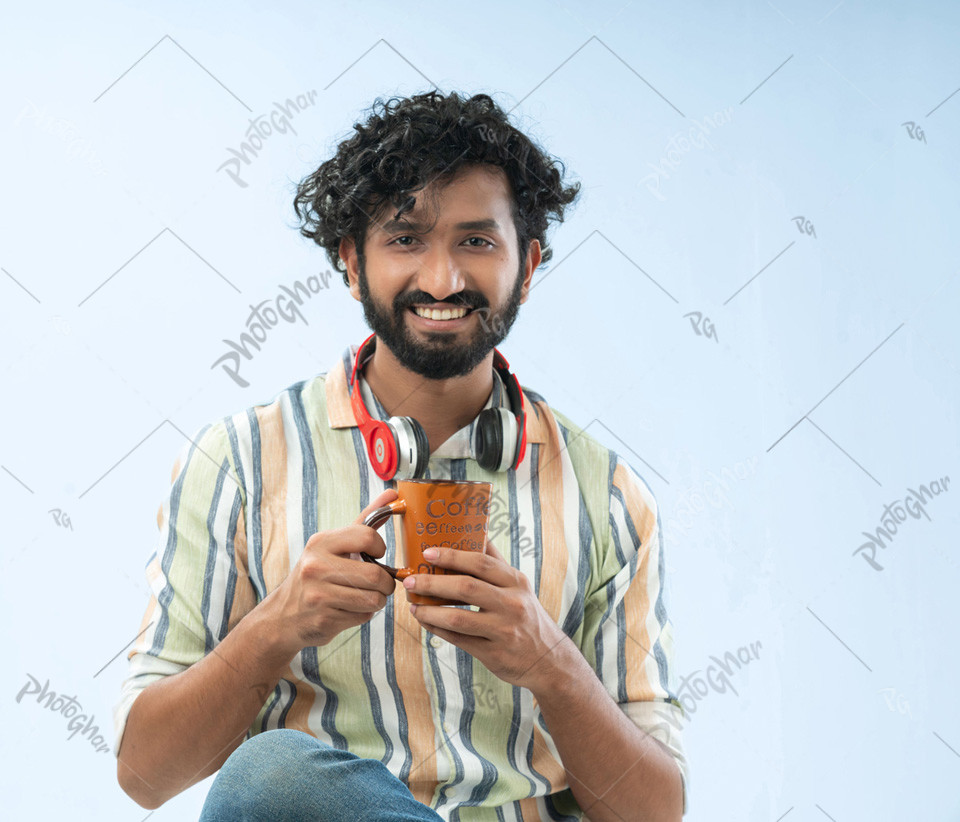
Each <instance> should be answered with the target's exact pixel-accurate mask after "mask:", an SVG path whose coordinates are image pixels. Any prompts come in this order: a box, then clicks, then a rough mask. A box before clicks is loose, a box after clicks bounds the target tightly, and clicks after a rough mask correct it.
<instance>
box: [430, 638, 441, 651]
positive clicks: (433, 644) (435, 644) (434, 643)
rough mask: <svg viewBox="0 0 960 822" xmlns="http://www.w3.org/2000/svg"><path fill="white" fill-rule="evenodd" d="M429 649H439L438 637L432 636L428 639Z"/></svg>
mask: <svg viewBox="0 0 960 822" xmlns="http://www.w3.org/2000/svg"><path fill="white" fill-rule="evenodd" d="M430 647H431V648H439V647H440V637H438V636H432V637H430Z"/></svg>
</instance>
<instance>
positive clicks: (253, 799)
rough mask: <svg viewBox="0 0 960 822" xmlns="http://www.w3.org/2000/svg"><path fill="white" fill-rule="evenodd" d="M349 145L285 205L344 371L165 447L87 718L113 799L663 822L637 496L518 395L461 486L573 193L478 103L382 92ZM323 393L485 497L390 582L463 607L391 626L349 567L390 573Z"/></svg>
mask: <svg viewBox="0 0 960 822" xmlns="http://www.w3.org/2000/svg"><path fill="white" fill-rule="evenodd" d="M355 128H356V130H357V134H355V135H353V137H351V138H350V139H349V140H346V141H344V142H343V143H341V144H340V146H339V147H338V151H337V154H336V156H335V157H334V158H333V159H331V160H330V161H328V162H327V163H324V164H323V165H322V166H321V167H320V168H319V169H318V170H317V172H316V173H315V174H313V175H311V176H310V177H309V178H307V180H305V181H304V182H303V183H301V185H300V189H299V192H298V195H297V198H296V201H295V205H296V208H297V213H298V214H299V215H300V216H301V218H303V220H304V227H302V228H301V231H302V233H304V234H305V235H306V236H309V237H311V238H312V239H314V241H315V242H317V244H318V245H320V246H321V247H323V248H324V249H325V250H326V252H327V254H328V257H329V258H330V260H331V262H333V263H334V264H335V265H338V266H340V263H341V261H342V267H341V270H343V271H344V281H345V283H346V284H347V286H348V287H349V289H350V293H351V294H352V295H353V297H354V298H355V299H357V300H358V301H360V302H361V303H362V305H363V310H364V316H365V317H366V319H367V322H368V323H369V325H370V326H371V328H372V329H373V331H374V333H375V337H374V338H373V340H372V341H371V342H372V344H373V346H374V347H373V352H372V356H369V357H367V353H368V349H367V348H366V347H365V348H364V354H365V355H364V358H363V361H362V362H358V360H359V359H360V358H358V356H357V353H358V352H357V349H355V348H354V347H351V348H349V349H348V350H347V351H346V352H345V353H344V356H343V358H342V359H341V361H339V362H337V363H336V365H335V366H334V367H333V368H331V369H330V370H329V371H328V372H326V373H325V374H321V375H319V376H317V377H314V378H312V379H310V380H305V381H303V382H301V383H297V384H296V385H294V386H291V387H290V388H289V389H287V390H286V391H284V392H282V393H281V394H280V395H278V396H277V398H276V399H275V400H274V401H273V402H271V403H269V404H265V405H258V406H255V407H253V408H249V409H247V410H245V411H244V412H241V413H239V414H235V415H233V416H230V417H226V418H224V419H223V420H221V421H219V422H218V423H215V424H212V425H208V426H205V427H204V428H202V429H201V430H200V431H199V432H198V434H197V436H196V438H195V439H196V440H197V441H196V443H195V444H191V445H189V446H187V447H186V448H185V449H184V451H183V452H181V456H180V459H178V462H177V466H176V468H175V470H174V477H173V485H172V488H171V491H170V495H169V497H168V499H167V500H166V501H165V502H164V505H163V506H162V508H161V512H160V523H161V526H160V527H161V539H160V543H161V549H160V552H159V553H158V554H156V555H154V557H153V558H152V560H151V563H150V565H149V566H148V577H149V579H150V581H151V585H152V588H153V591H154V596H153V597H152V599H151V602H150V605H149V606H148V608H147V613H146V615H145V617H144V622H143V626H142V627H143V629H144V633H143V634H142V636H141V638H140V639H139V640H138V642H137V644H136V647H135V648H134V649H133V651H132V652H131V654H130V664H131V672H130V676H129V678H128V679H127V681H126V682H125V683H124V690H123V695H122V697H121V700H120V703H119V704H118V706H117V709H116V712H115V720H116V725H117V749H116V750H117V754H118V765H117V773H118V779H119V781H120V784H121V785H122V787H123V788H124V790H125V791H126V792H127V793H128V794H129V795H130V796H131V797H133V798H134V799H135V800H136V801H137V802H138V803H139V804H141V805H143V806H144V807H147V808H156V807H158V806H159V805H161V804H162V803H163V802H165V801H166V800H167V799H168V798H170V797H171V796H174V795H175V794H177V793H179V792H180V791H182V790H184V789H185V788H187V787H189V786H190V785H192V784H194V783H196V782H198V781H200V780H201V779H203V778H205V777H207V776H209V775H210V774H213V773H214V772H216V771H217V770H218V769H220V773H219V774H218V776H217V779H216V780H215V781H214V783H213V786H212V787H211V790H210V793H209V795H208V797H207V801H206V804H205V806H204V812H203V815H202V817H201V819H202V820H204V822H207V821H209V820H240V819H264V820H266V819H269V820H281V819H324V820H342V819H351V820H357V819H361V820H366V819H378V820H379V819H383V820H394V819H396V820H401V819H405V820H406V819H425V820H437V819H461V820H488V819H489V820H494V819H499V820H539V819H544V820H546V819H568V820H574V819H580V818H581V815H582V812H585V813H586V814H588V815H589V818H590V819H591V820H593V822H599V821H600V820H639V819H643V820H658V822H659V820H678V819H679V818H680V816H681V815H682V813H683V810H684V808H685V777H686V774H685V768H686V763H685V760H684V758H683V753H682V748H681V746H680V735H679V733H678V732H677V730H675V729H678V728H679V723H680V721H681V720H682V711H681V709H680V707H679V703H678V701H677V699H676V689H675V682H676V673H675V670H674V668H673V665H672V631H671V626H670V622H669V620H668V619H667V615H666V611H665V606H664V599H663V585H664V580H663V569H664V560H663V550H662V543H661V540H660V528H659V515H658V513H657V510H656V503H655V500H654V498H653V495H652V493H651V492H650V491H649V489H648V488H647V487H646V485H645V484H644V483H643V481H642V480H640V478H639V477H638V476H637V475H636V474H635V473H634V472H633V471H632V470H631V469H630V468H629V467H628V466H627V465H626V464H625V463H624V462H622V461H621V460H620V459H619V457H618V456H617V455H616V454H615V453H613V452H611V451H609V450H608V449H606V448H603V447H602V446H600V445H599V444H598V443H597V442H595V441H594V440H593V439H592V438H590V437H589V436H587V435H585V434H582V433H581V432H580V431H579V430H578V429H577V428H576V427H574V426H573V425H572V423H570V421H569V420H567V419H566V418H565V417H563V416H562V415H561V414H559V413H558V412H556V411H555V410H553V409H551V408H550V407H549V406H548V405H547V403H546V402H545V401H544V400H543V398H542V397H540V396H539V395H537V394H535V393H534V392H532V391H530V390H529V389H523V392H522V393H523V402H522V409H518V408H514V407H512V406H510V411H509V413H506V414H505V415H504V419H506V420H511V419H514V418H516V419H517V420H520V421H521V422H522V423H523V422H525V424H523V425H522V427H521V438H522V437H525V441H526V447H525V449H523V450H522V451H517V450H516V447H515V446H516V443H513V442H511V441H510V440H511V437H510V435H509V433H508V434H507V435H504V436H503V443H502V447H503V448H507V449H511V448H512V449H514V450H513V451H508V452H507V456H505V457H504V458H503V459H502V460H500V461H501V462H504V461H506V462H507V463H511V464H510V465H508V466H504V465H499V466H497V467H498V468H500V469H501V470H496V468H489V467H487V468H485V467H482V466H481V465H480V464H479V462H478V455H477V453H476V452H477V450H478V447H477V441H476V439H475V438H474V436H473V435H474V433H475V430H476V427H477V419H478V415H479V414H480V412H481V411H482V410H484V409H486V408H496V407H499V406H507V405H508V404H509V403H508V400H509V396H508V395H509V393H510V392H509V391H508V390H507V389H508V388H509V382H510V380H512V377H509V376H508V377H507V378H506V379H504V377H503V376H501V374H506V373H507V372H505V371H504V370H503V369H502V368H500V367H498V368H494V346H496V345H497V344H499V343H500V342H501V341H502V339H503V338H504V337H505V336H506V333H507V331H508V330H509V327H510V325H511V324H512V322H513V320H514V318H515V317H516V315H517V310H518V307H519V305H520V304H521V303H523V302H524V301H525V300H526V299H527V295H528V292H529V288H530V283H531V280H532V277H533V273H534V271H535V269H536V268H537V266H538V265H540V263H541V262H542V261H546V260H548V259H549V257H550V254H551V251H550V249H549V248H548V247H547V245H546V240H545V230H546V228H547V223H548V216H549V215H555V216H556V218H557V219H560V220H562V216H563V207H564V206H565V205H568V204H569V203H570V202H572V201H573V200H574V199H575V197H576V195H577V191H578V188H579V187H578V186H574V187H571V188H564V187H563V185H562V184H561V179H560V174H559V172H558V171H557V170H556V168H555V167H554V164H553V163H552V162H551V161H550V160H549V159H548V158H547V157H546V156H545V155H544V154H543V153H542V152H541V151H540V150H539V149H538V148H537V147H536V146H535V145H533V144H532V143H531V142H530V141H529V139H528V138H526V137H525V136H524V135H523V134H522V133H521V132H519V131H517V130H516V129H515V128H514V127H513V126H512V125H510V123H509V122H508V120H507V118H506V115H505V114H504V113H503V112H502V111H501V110H500V109H499V108H498V107H497V106H496V104H495V103H494V102H493V101H492V100H491V99H490V98H489V97H487V96H486V95H476V96H474V97H472V98H470V99H466V100H464V99H461V98H460V97H459V96H458V95H456V94H451V95H448V96H442V95H440V94H438V93H435V92H434V93H430V94H425V95H417V96H414V97H413V98H410V99H404V100H400V101H399V102H398V101H396V100H394V101H390V102H389V103H388V104H387V105H385V106H384V108H383V110H382V112H380V113H379V114H377V113H375V114H374V115H372V116H371V117H370V118H369V120H368V121H367V122H366V123H365V124H363V125H360V124H358V125H357V126H355ZM498 362H499V361H498ZM354 369H355V370H356V378H355V380H352V379H351V376H352V374H353V372H354ZM351 390H353V391H356V392H360V398H362V400H363V404H364V405H365V407H366V408H367V409H368V410H369V413H370V416H371V417H372V418H373V419H379V420H386V419H387V418H388V417H389V418H391V419H394V418H395V417H410V418H413V419H414V420H416V421H417V423H419V425H420V426H421V428H422V433H423V435H425V438H426V443H427V444H428V449H427V451H426V453H424V454H423V458H424V460H426V461H427V464H426V468H425V470H424V472H423V473H424V475H426V476H429V477H430V478H446V479H451V478H452V479H483V480H487V481H490V482H491V483H493V493H494V495H495V496H496V498H498V499H501V500H503V501H504V505H505V506H506V507H507V509H508V510H509V515H510V519H511V530H510V534H509V535H507V534H504V535H502V536H500V537H498V538H497V539H496V540H490V541H488V542H487V546H486V549H485V551H484V552H482V553H471V552H461V551H454V550H449V549H447V550H441V551H440V552H439V554H438V555H437V556H436V557H435V558H434V559H433V560H432V561H433V562H434V564H435V565H438V566H441V567H443V568H447V569H449V570H451V571H453V572H454V573H452V574H449V575H442V576H441V575H428V574H417V575H414V576H411V577H410V578H408V579H407V580H405V582H404V583H403V585H404V586H405V587H407V588H408V589H412V590H413V591H416V592H417V593H420V594H424V595H432V596H437V597H442V598H446V599H452V600H461V601H464V602H467V603H470V604H471V605H473V606H474V608H471V609H465V608H451V607H441V606H425V605H421V606H419V607H416V608H413V607H410V606H408V605H407V601H406V597H405V596H404V593H403V591H402V590H401V589H400V586H399V584H398V583H396V582H395V581H394V580H393V579H392V578H391V577H390V576H389V575H388V574H387V573H386V571H384V570H383V569H382V568H380V567H377V566H376V565H374V564H369V563H365V562H360V561H359V557H358V554H359V553H366V554H368V555H369V556H371V557H378V558H380V557H383V558H384V559H385V561H387V562H388V563H389V562H391V561H392V560H393V558H394V550H395V545H396V540H395V538H394V534H393V533H392V532H391V529H390V528H386V529H384V530H383V531H382V532H379V533H378V532H377V531H374V530H373V529H372V528H369V527H367V526H365V525H363V524H361V523H362V521H363V518H364V517H365V516H366V514H368V513H370V512H372V511H373V510H375V509H376V508H378V507H380V506H382V505H384V504H385V503H387V502H389V501H391V500H392V499H394V498H395V496H396V492H395V490H393V489H394V488H395V482H394V481H393V479H383V478H382V476H381V475H380V474H378V473H377V472H376V471H375V470H374V464H373V463H374V461H375V460H373V459H372V453H371V452H370V450H369V443H368V442H367V441H365V439H364V435H363V432H362V431H361V430H360V429H359V428H358V421H357V417H356V410H355V408H354V407H353V406H352V404H351ZM518 412H519V413H518ZM504 430H505V431H508V432H509V430H510V429H509V427H508V426H506V425H505V429H504ZM427 455H429V459H428V460H427ZM521 456H522V459H521ZM414 461H415V462H416V461H417V460H414ZM405 467H406V469H408V470H409V469H410V466H409V465H407V466H405ZM524 532H526V533H527V534H532V538H531V539H530V547H529V548H527V547H525V548H524V550H522V551H521V549H520V545H519V539H518V535H519V534H522V533H524ZM381 533H382V536H381ZM394 564H396V563H394ZM647 731H650V732H651V733H652V732H654V731H656V733H657V735H658V737H660V739H662V741H660V739H657V738H654V736H652V735H650V733H647ZM245 737H248V738H247V739H246V741H244V738H245ZM241 743H242V744H241Z"/></svg>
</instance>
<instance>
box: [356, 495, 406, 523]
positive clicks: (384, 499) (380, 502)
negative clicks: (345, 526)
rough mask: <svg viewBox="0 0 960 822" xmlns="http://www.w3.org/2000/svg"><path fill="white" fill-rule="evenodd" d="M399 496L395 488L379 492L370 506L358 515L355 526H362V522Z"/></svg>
mask: <svg viewBox="0 0 960 822" xmlns="http://www.w3.org/2000/svg"><path fill="white" fill-rule="evenodd" d="M398 496H399V494H397V491H396V489H395V488H387V489H386V490H385V491H381V492H380V494H379V495H378V496H377V497H375V498H374V499H372V500H371V501H370V504H369V505H368V506H367V507H366V508H364V509H363V510H362V511H361V512H360V515H359V516H358V517H357V518H356V519H355V520H354V523H355V524H356V525H362V524H363V521H364V520H365V519H366V518H367V517H368V516H370V514H372V513H373V512H374V511H376V510H377V509H378V508H382V507H383V506H384V505H389V504H390V503H391V502H393V501H394V500H395V499H396V498H397V497H398Z"/></svg>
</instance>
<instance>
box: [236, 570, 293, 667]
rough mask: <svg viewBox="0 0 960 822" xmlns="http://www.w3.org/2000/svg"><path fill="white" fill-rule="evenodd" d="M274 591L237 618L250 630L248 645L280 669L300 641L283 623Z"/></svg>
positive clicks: (287, 622)
mask: <svg viewBox="0 0 960 822" xmlns="http://www.w3.org/2000/svg"><path fill="white" fill-rule="evenodd" d="M278 590H279V589H278ZM277 592H278V591H276V590H275V591H273V592H271V593H270V594H268V595H267V597H266V598H265V599H264V600H263V601H262V602H260V603H259V604H258V605H257V606H256V607H255V608H254V609H253V610H252V611H250V613H248V614H247V615H246V616H245V617H244V618H243V619H242V620H241V624H243V623H246V624H245V625H244V627H245V629H246V631H248V632H249V634H250V642H251V647H252V649H253V651H254V653H255V654H256V655H257V656H258V657H259V658H260V659H261V660H262V663H263V664H264V665H266V666H267V667H269V668H276V669H278V670H282V669H283V668H286V666H287V665H288V664H289V663H290V660H291V659H293V657H295V656H296V655H297V654H298V653H300V651H301V649H302V644H301V643H299V641H298V639H299V638H298V637H295V636H292V635H291V632H290V630H289V628H288V627H287V626H288V625H289V621H288V620H286V619H285V618H284V616H283V612H282V607H281V603H280V601H279V599H278V598H277V596H276V594H277ZM237 627H240V626H239V625H238V626H237Z"/></svg>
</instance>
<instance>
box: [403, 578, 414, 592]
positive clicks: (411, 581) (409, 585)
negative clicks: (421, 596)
mask: <svg viewBox="0 0 960 822" xmlns="http://www.w3.org/2000/svg"><path fill="white" fill-rule="evenodd" d="M416 584H417V580H416V578H415V577H407V578H406V579H405V580H404V581H403V587H404V588H406V589H407V590H409V589H411V588H413V586H414V585H416Z"/></svg>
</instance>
